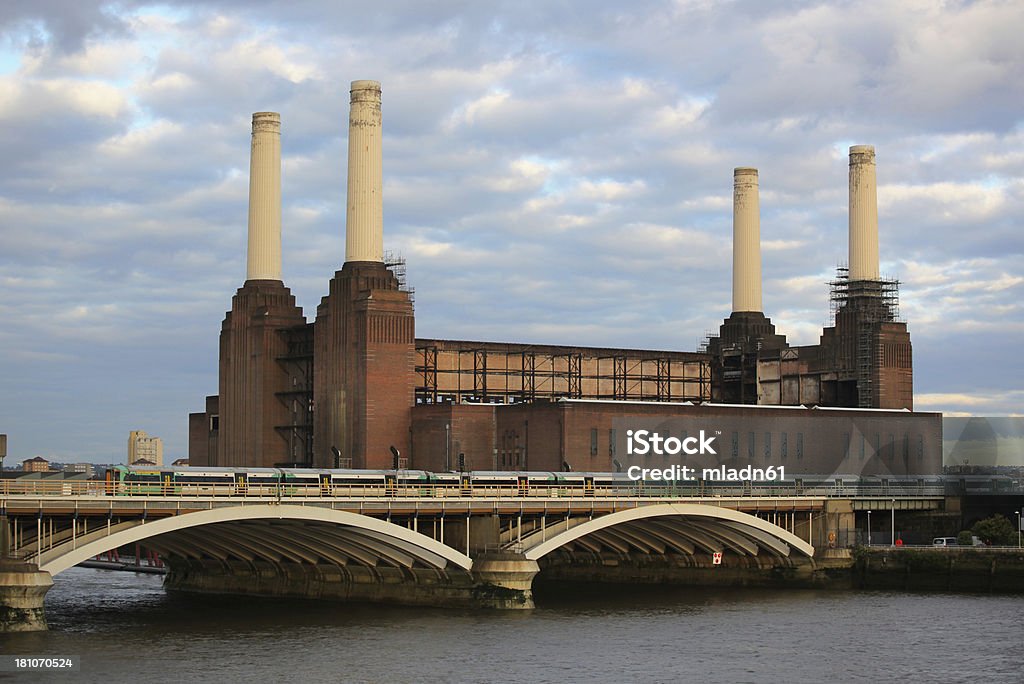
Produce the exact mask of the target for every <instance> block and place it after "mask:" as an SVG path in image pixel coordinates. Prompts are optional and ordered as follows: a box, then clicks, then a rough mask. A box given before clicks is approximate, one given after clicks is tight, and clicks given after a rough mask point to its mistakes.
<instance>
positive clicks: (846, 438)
mask: <svg viewBox="0 0 1024 684" xmlns="http://www.w3.org/2000/svg"><path fill="white" fill-rule="evenodd" d="M849 457H850V433H849V432H844V433H843V458H849Z"/></svg>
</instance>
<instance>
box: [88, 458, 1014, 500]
mask: <svg viewBox="0 0 1024 684" xmlns="http://www.w3.org/2000/svg"><path fill="white" fill-rule="evenodd" d="M107 485H108V491H109V492H110V493H113V494H120V495H145V494H158V495H159V494H163V495H182V496H189V495H194V496H254V497H278V498H283V497H297V496H315V497H398V496H402V497H409V496H413V497H531V496H532V497H559V496H575V497H580V496H582V497H596V496H825V497H886V496H954V495H963V494H972V493H976V494H991V493H1019V492H1021V491H1022V487H1021V482H1020V481H1018V480H1015V479H1013V478H1011V477H1006V476H989V475H958V476H942V475H936V476H927V477H889V478H886V477H879V476H860V475H832V476H822V475H796V476H792V477H789V478H787V479H784V480H783V479H780V480H776V481H749V480H748V481H720V480H705V479H679V480H670V479H667V480H635V479H631V478H630V477H629V476H628V475H627V473H623V472H616V473H596V472H595V473H588V472H526V471H520V472H516V471H472V472H430V471H425V470H404V469H401V470H353V469H315V468H224V467H188V466H168V467H152V466H148V467H145V466H125V465H119V466H115V467H113V468H111V469H110V470H108V471H107Z"/></svg>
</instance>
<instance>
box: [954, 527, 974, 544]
mask: <svg viewBox="0 0 1024 684" xmlns="http://www.w3.org/2000/svg"><path fill="white" fill-rule="evenodd" d="M973 537H974V535H973V534H971V531H970V530H964V531H963V532H961V533H960V534H958V535H956V543H957V544H958V545H959V546H973V545H974V539H973Z"/></svg>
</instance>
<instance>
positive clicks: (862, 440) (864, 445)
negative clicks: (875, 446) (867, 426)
mask: <svg viewBox="0 0 1024 684" xmlns="http://www.w3.org/2000/svg"><path fill="white" fill-rule="evenodd" d="M867 441H868V438H867V437H865V436H864V435H861V436H860V460H862V461H863V460H864V452H865V451H866V450H867Z"/></svg>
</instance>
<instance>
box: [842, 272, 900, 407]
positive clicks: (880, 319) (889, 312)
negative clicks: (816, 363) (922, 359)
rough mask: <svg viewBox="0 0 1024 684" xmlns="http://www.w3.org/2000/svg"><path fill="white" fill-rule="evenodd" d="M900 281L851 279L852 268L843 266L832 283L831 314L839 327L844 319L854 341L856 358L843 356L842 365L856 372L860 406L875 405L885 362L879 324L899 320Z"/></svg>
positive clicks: (845, 331) (845, 328)
mask: <svg viewBox="0 0 1024 684" xmlns="http://www.w3.org/2000/svg"><path fill="white" fill-rule="evenodd" d="M899 290H900V282H899V281H898V280H896V279H891V278H880V279H878V280H850V273H849V269H848V268H846V267H844V266H840V267H838V268H837V269H836V277H835V278H834V279H833V280H831V281H830V282H829V317H830V319H831V324H832V325H833V326H837V323H838V322H839V321H840V320H841V319H842V325H838V326H837V329H839V328H842V329H843V337H845V338H846V339H848V340H851V342H852V349H849V347H848V346H846V345H842V346H841V348H840V349H842V348H843V347H846V348H847V349H849V351H851V352H852V356H853V358H852V359H851V358H848V357H847V358H846V359H843V358H841V356H842V352H840V354H841V356H840V358H838V359H837V360H838V361H839V363H838V366H840V367H845V368H847V369H849V370H852V372H853V379H854V380H855V381H856V385H857V406H858V407H861V408H871V407H873V406H875V399H876V397H875V375H876V373H877V370H878V369H879V368H880V367H881V365H882V347H881V345H880V344H879V341H878V332H879V324H881V323H894V322H899V320H900V319H899Z"/></svg>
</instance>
